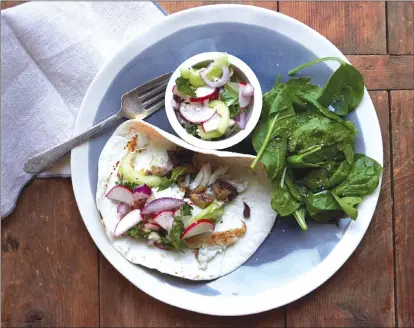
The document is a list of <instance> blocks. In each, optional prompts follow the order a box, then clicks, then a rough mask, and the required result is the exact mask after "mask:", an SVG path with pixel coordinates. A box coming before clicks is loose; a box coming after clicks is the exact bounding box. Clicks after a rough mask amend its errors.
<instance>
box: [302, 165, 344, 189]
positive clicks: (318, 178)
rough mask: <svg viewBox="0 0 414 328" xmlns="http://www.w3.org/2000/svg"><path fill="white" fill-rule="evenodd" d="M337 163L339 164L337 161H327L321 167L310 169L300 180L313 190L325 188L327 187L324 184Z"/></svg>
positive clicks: (336, 167)
mask: <svg viewBox="0 0 414 328" xmlns="http://www.w3.org/2000/svg"><path fill="white" fill-rule="evenodd" d="M339 165H340V164H339V163H337V162H334V161H329V162H327V163H326V164H325V165H324V166H322V167H321V168H318V169H315V170H311V171H310V172H309V174H308V175H306V176H305V178H303V180H302V182H303V184H304V185H305V186H306V187H308V188H309V189H310V190H312V191H313V192H320V191H323V190H325V189H329V188H328V187H326V184H327V182H328V180H329V178H330V177H331V176H332V175H333V173H334V172H336V170H337V169H338V167H339Z"/></svg>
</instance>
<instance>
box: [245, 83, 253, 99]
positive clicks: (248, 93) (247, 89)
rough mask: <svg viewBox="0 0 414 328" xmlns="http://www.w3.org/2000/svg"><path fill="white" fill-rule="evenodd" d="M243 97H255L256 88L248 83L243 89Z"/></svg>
mask: <svg viewBox="0 0 414 328" xmlns="http://www.w3.org/2000/svg"><path fill="white" fill-rule="evenodd" d="M242 93H243V96H245V97H251V96H253V93H254V87H253V86H252V85H251V84H250V83H247V84H246V85H245V86H244V87H243V92H242Z"/></svg>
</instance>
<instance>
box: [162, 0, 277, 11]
mask: <svg viewBox="0 0 414 328" xmlns="http://www.w3.org/2000/svg"><path fill="white" fill-rule="evenodd" d="M158 3H159V4H160V5H161V6H162V7H163V8H164V9H165V10H166V11H167V12H168V13H170V14H173V13H176V12H178V11H181V10H185V9H190V8H194V7H200V6H207V5H213V4H225V3H233V4H243V5H253V6H258V7H263V8H267V9H271V10H275V11H277V2H276V1H159V2H158Z"/></svg>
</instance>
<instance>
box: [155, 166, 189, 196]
mask: <svg viewBox="0 0 414 328" xmlns="http://www.w3.org/2000/svg"><path fill="white" fill-rule="evenodd" d="M184 171H185V167H182V166H179V167H176V168H175V169H174V170H173V171H172V172H171V177H170V178H168V179H167V180H165V181H164V182H163V183H161V184H160V185H159V186H158V191H161V190H164V189H167V188H168V187H170V186H171V185H172V184H173V183H174V182H176V181H177V179H178V178H179V177H180V176H182V175H183V174H184Z"/></svg>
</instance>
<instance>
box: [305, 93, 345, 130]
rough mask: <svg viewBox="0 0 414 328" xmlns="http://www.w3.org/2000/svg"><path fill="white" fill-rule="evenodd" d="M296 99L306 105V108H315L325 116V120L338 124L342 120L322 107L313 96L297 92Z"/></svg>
mask: <svg viewBox="0 0 414 328" xmlns="http://www.w3.org/2000/svg"><path fill="white" fill-rule="evenodd" d="M298 98H299V99H300V100H302V101H303V102H305V103H306V104H308V106H311V107H313V108H315V109H316V110H317V111H318V112H319V113H320V114H321V115H323V116H325V117H326V118H329V119H331V120H334V121H336V122H339V123H341V122H342V119H341V118H340V117H339V116H338V115H336V114H335V113H333V112H331V111H330V110H329V109H327V108H325V107H323V106H322V105H321V104H320V103H319V102H318V100H317V99H316V98H315V95H313V94H309V93H305V92H298Z"/></svg>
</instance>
